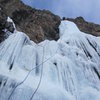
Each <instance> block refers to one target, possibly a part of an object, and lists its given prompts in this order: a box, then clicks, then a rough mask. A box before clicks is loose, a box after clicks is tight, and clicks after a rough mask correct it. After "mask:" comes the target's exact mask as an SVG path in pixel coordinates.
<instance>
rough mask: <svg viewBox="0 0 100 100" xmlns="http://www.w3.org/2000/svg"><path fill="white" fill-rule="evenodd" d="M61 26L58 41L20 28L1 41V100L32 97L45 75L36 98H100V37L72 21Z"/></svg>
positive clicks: (76, 99)
mask: <svg viewBox="0 0 100 100" xmlns="http://www.w3.org/2000/svg"><path fill="white" fill-rule="evenodd" d="M59 29H60V39H59V40H58V41H49V40H45V41H43V42H41V43H39V44H35V43H34V42H33V41H31V40H30V39H29V37H28V36H27V35H25V33H22V32H18V31H16V34H12V35H10V36H9V37H8V39H6V40H5V41H4V42H2V43H1V44H0V100H30V98H31V97H32V94H33V93H34V91H35V90H36V88H37V86H38V84H39V81H40V77H41V75H42V78H41V83H40V86H39V88H38V90H37V92H36V93H35V95H34V97H33V100H100V38H99V37H94V36H92V35H88V34H85V33H83V32H80V31H79V29H78V28H77V26H76V25H75V24H74V23H72V22H69V21H62V22H61V25H60V26H59ZM21 82H22V84H20V83H21ZM18 84H20V85H18ZM17 85H18V86H17ZM16 86H17V87H16Z"/></svg>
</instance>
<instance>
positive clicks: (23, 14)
mask: <svg viewBox="0 0 100 100" xmlns="http://www.w3.org/2000/svg"><path fill="white" fill-rule="evenodd" d="M0 3H1V5H2V7H3V9H4V11H5V12H6V14H7V15H8V16H10V17H11V18H12V19H13V21H14V23H15V25H16V28H17V30H19V31H22V32H25V33H26V34H27V35H28V36H29V37H30V39H31V40H33V41H35V42H41V41H43V40H44V39H49V40H57V39H58V38H59V29H58V27H59V24H60V21H61V20H60V17H58V16H56V15H54V14H52V13H51V12H50V11H47V10H36V9H34V8H31V7H29V6H26V5H25V4H24V3H23V2H22V1H20V0H1V1H0Z"/></svg>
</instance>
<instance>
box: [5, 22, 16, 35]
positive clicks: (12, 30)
mask: <svg viewBox="0 0 100 100" xmlns="http://www.w3.org/2000/svg"><path fill="white" fill-rule="evenodd" d="M5 28H6V29H7V30H8V31H10V32H11V33H13V32H14V30H15V28H14V26H13V23H12V22H6V24H5Z"/></svg>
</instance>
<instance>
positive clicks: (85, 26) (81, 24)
mask: <svg viewBox="0 0 100 100" xmlns="http://www.w3.org/2000/svg"><path fill="white" fill-rule="evenodd" d="M64 19H66V20H69V21H72V22H74V23H75V24H76V25H77V26H78V28H79V29H80V31H82V32H85V33H89V34H92V35H94V36H100V25H98V24H94V23H90V22H87V21H85V20H84V18H83V17H77V18H75V19H73V18H64Z"/></svg>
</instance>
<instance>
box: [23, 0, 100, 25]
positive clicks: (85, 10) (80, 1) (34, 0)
mask: <svg viewBox="0 0 100 100" xmlns="http://www.w3.org/2000/svg"><path fill="white" fill-rule="evenodd" d="M22 1H23V2H24V3H25V4H27V5H30V6H31V7H33V8H38V9H47V10H50V11H51V12H53V13H54V14H56V15H59V16H60V17H61V18H62V17H67V18H76V17H78V16H82V17H84V19H85V20H86V21H89V22H94V23H97V24H100V0H22Z"/></svg>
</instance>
